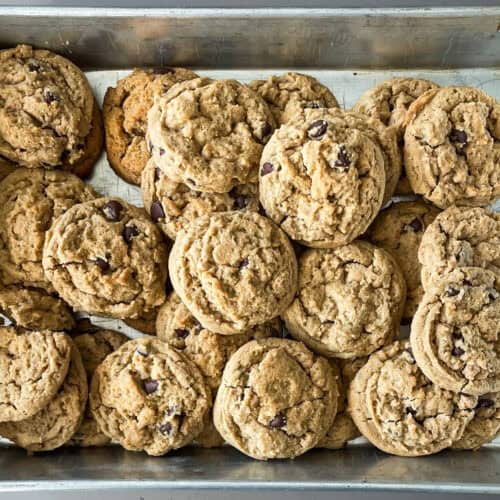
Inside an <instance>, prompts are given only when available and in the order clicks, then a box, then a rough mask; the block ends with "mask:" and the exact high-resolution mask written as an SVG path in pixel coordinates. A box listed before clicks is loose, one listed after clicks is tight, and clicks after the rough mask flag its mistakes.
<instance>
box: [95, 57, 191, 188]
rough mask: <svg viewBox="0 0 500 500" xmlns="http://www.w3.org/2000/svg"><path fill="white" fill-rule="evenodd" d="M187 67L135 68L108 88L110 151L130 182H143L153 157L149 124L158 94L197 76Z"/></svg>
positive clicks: (114, 165)
mask: <svg viewBox="0 0 500 500" xmlns="http://www.w3.org/2000/svg"><path fill="white" fill-rule="evenodd" d="M197 76H198V75H197V74H196V73H194V72H193V71H190V70H188V69H184V68H169V67H161V68H154V69H134V71H133V72H132V73H130V74H129V75H127V76H126V77H125V78H122V79H121V80H118V82H117V84H116V87H109V88H108V89H107V90H106V94H105V96H104V103H103V115H104V125H105V128H106V153H107V156H108V161H109V164H110V165H111V167H112V168H113V169H114V171H115V172H116V173H117V174H118V175H119V176H120V177H122V178H123V179H125V180H126V181H127V182H130V183H132V184H140V182H141V172H142V170H143V168H144V166H145V165H146V162H147V161H148V159H149V152H148V148H147V145H146V126H147V114H148V110H149V108H150V107H151V106H152V105H153V101H154V97H155V96H159V95H162V94H164V93H165V92H167V90H168V89H170V87H172V85H174V84H175V83H178V82H182V81H184V80H190V79H192V78H197Z"/></svg>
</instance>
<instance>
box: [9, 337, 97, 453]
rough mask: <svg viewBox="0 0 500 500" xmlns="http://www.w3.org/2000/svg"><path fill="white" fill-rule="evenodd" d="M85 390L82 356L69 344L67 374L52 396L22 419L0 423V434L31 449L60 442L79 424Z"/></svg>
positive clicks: (39, 448)
mask: <svg viewBox="0 0 500 500" xmlns="http://www.w3.org/2000/svg"><path fill="white" fill-rule="evenodd" d="M87 391H88V388H87V378H86V375H85V370H84V368H83V364H82V360H81V357H80V354H79V352H78V349H77V348H76V347H75V346H74V345H72V346H71V361H70V364H69V368H68V374H67V375H66V378H65V379H64V382H63V384H62V385H61V387H60V389H59V390H58V391H57V393H56V394H55V396H54V397H53V398H52V399H51V400H50V402H49V403H48V404H47V405H46V406H45V407H44V408H43V409H42V410H40V411H39V412H37V413H36V414H35V415H32V416H31V417H29V418H27V419H25V420H21V421H19V422H2V423H0V435H2V436H3V437H6V438H8V439H10V440H11V441H14V443H15V444H17V445H18V446H20V447H22V448H25V449H26V450H28V451H31V452H33V451H48V450H53V449H55V448H58V447H59V446H62V445H63V444H64V443H66V442H67V441H68V440H69V439H70V438H71V436H72V435H73V434H74V432H75V431H76V429H77V428H78V426H79V425H80V422H81V420H82V417H83V411H84V408H85V403H86V402H87V394H88V392H87Z"/></svg>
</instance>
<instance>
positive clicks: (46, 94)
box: [43, 90, 59, 104]
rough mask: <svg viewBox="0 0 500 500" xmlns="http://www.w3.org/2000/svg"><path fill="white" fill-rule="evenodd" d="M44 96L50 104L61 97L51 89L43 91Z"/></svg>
mask: <svg viewBox="0 0 500 500" xmlns="http://www.w3.org/2000/svg"><path fill="white" fill-rule="evenodd" d="M43 98H44V100H45V102H46V103H47V104H50V103H52V102H54V101H58V100H59V97H57V96H56V95H55V94H54V93H52V92H51V91H50V90H46V91H45V92H44V93H43Z"/></svg>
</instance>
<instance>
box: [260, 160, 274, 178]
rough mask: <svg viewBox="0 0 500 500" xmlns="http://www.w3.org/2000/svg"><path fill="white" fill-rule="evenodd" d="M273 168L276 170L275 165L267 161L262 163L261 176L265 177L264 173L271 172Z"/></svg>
mask: <svg viewBox="0 0 500 500" xmlns="http://www.w3.org/2000/svg"><path fill="white" fill-rule="evenodd" d="M273 170H274V165H273V164H272V163H269V162H268V161H266V162H265V163H264V165H262V168H261V170H260V175H261V177H264V175H267V174H270V173H271V172H272V171H273Z"/></svg>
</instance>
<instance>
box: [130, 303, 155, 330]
mask: <svg viewBox="0 0 500 500" xmlns="http://www.w3.org/2000/svg"><path fill="white" fill-rule="evenodd" d="M158 310H159V307H155V308H154V309H151V310H150V311H147V312H143V313H141V315H140V316H139V317H138V318H126V319H124V320H123V321H124V322H125V323H126V324H127V325H128V326H131V327H132V328H134V329H135V330H138V331H139V332H142V333H146V334H147V335H156V317H157V316H158Z"/></svg>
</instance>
